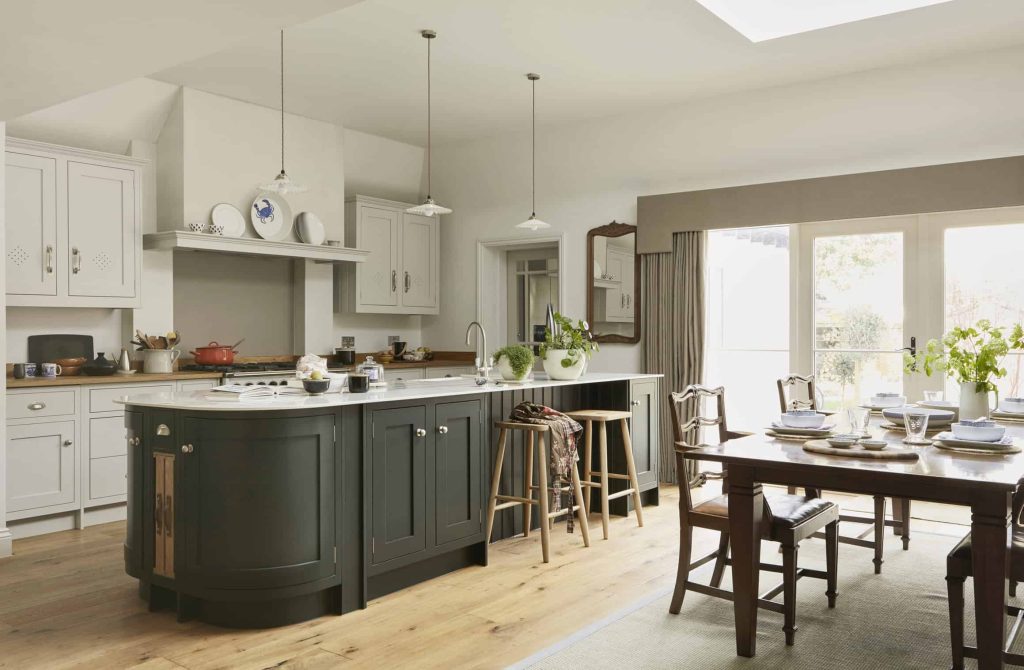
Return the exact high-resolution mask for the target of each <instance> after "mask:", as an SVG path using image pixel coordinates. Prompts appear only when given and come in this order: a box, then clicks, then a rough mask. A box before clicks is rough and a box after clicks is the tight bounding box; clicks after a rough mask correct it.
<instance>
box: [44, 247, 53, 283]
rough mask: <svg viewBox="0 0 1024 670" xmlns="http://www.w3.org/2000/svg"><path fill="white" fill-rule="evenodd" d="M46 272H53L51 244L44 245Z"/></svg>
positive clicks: (49, 273)
mask: <svg viewBox="0 0 1024 670" xmlns="http://www.w3.org/2000/svg"><path fill="white" fill-rule="evenodd" d="M45 255H46V274H48V275H52V274H53V245H52V244H47V245H46V254H45Z"/></svg>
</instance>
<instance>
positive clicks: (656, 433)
mask: <svg viewBox="0 0 1024 670" xmlns="http://www.w3.org/2000/svg"><path fill="white" fill-rule="evenodd" d="M660 386H661V384H660V380H658V379H634V380H633V381H631V382H630V384H629V396H630V411H632V413H633V418H632V419H631V421H630V428H631V430H630V436H631V438H632V442H633V460H634V462H635V463H636V478H637V482H638V483H639V484H640V490H641V491H646V490H647V489H651V488H657V486H658V450H659V445H660V443H661V411H660V410H661V402H659V401H660V400H661V395H660V392H659V390H658V389H659V388H660Z"/></svg>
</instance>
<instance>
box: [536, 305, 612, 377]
mask: <svg viewBox="0 0 1024 670" xmlns="http://www.w3.org/2000/svg"><path fill="white" fill-rule="evenodd" d="M555 325H556V326H557V330H558V334H557V335H556V334H554V333H552V332H551V329H550V328H545V329H544V344H542V345H540V355H541V357H544V356H546V355H547V352H548V351H550V350H558V349H565V357H564V358H562V360H561V365H562V367H563V368H571V367H572V366H574V365H576V363H578V362H579V360H580V358H581V357H583V356H586V357H587V358H590V357H591V355H592V354H593V353H594V352H595V351H597V349H598V347H597V342H594V340H593V335H591V334H590V326H589V325H588V324H587V322H586V321H583V320H582V319H580V320H579V321H577V322H576V325H573V323H572V319H570V318H569V317H566V316H562V315H561V314H560V313H558V312H555Z"/></svg>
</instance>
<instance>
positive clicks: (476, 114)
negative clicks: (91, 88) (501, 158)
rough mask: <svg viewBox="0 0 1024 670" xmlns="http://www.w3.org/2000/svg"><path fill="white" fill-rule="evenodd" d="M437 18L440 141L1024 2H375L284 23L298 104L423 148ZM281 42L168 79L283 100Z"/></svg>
mask: <svg viewBox="0 0 1024 670" xmlns="http://www.w3.org/2000/svg"><path fill="white" fill-rule="evenodd" d="M423 28H433V29H435V30H437V31H438V38H437V39H436V40H435V41H434V45H433V59H434V124H435V125H434V132H435V135H434V139H435V141H455V140H462V139H469V138H475V137H480V136H486V135H493V134H497V133H500V132H505V131H511V130H523V131H525V130H527V129H528V128H529V104H530V103H529V101H530V98H529V95H530V93H529V84H528V82H527V80H526V78H525V77H524V75H525V73H527V72H530V71H533V72H538V73H540V74H541V76H542V78H541V80H540V81H539V82H538V83H537V96H538V99H537V112H538V124H550V123H560V122H572V121H577V120H581V119H586V118H596V117H602V116H613V115H617V114H621V113H626V112H629V111H632V110H635V109H640V108H652V107H661V106H666V105H670V104H673V103H677V102H681V101H684V100H688V99H693V98H699V97H708V96H713V95H717V94H722V93H728V92H734V91H738V90H743V89H753V88H762V87H767V86H774V85H781V84H787V83H793V82H798V81H803V80H810V79H820V78H826V77H830V76H834V75H837V74H843V73H848V72H854V71H860V70H866V69H873V68H881V67H889V66H892V65H897V64H904V63H911V62H917V61H924V60H931V59H934V58H939V57H943V56H948V55H950V54H956V53H961V52H967V51H980V50H986V49H996V48H1001V47H1006V46H1010V45H1013V44H1017V43H1020V42H1022V41H1024V2H1021V0H954V1H953V2H947V3H943V4H939V5H935V6H931V7H925V8H922V9H916V10H913V11H908V12H903V13H899V14H893V15H889V16H882V17H878V18H873V19H869V20H865V21H859V22H856V23H851V24H847V25H842V26H836V27H832V28H827V29H823V30H818V31H814V32H811V33H804V34H801V35H794V36H790V37H784V38H780V39H775V40H771V41H768V42H762V43H757V44H754V43H751V42H750V41H748V40H747V39H746V38H745V37H743V36H742V35H740V34H739V33H737V32H736V31H735V30H733V29H732V28H730V27H729V26H728V25H726V24H725V23H723V22H722V21H721V20H719V19H718V18H717V17H716V16H714V15H713V14H712V13H710V12H709V11H707V10H706V9H705V8H704V7H702V6H701V5H700V4H698V2H697V1H696V0H628V1H627V2H623V1H622V0H558V1H557V2H553V1H552V0H515V1H514V2H510V1H508V0H364V2H362V3H360V4H358V5H355V6H353V7H349V8H347V9H345V10H343V11H340V12H336V13H334V14H330V15H327V16H323V17H321V18H319V19H316V20H314V21H311V22H308V23H305V24H303V25H300V26H295V27H294V28H292V29H289V31H288V33H287V46H286V51H287V58H288V61H287V65H286V68H287V72H288V84H287V89H288V95H287V101H286V107H287V108H288V109H289V110H290V111H292V112H295V113H298V114H302V115H305V116H309V117H312V118H316V119H320V120H324V121H330V122H334V123H341V124H343V125H345V126H348V127H351V128H355V129H358V130H362V131H365V132H370V133H375V134H378V135H384V136H387V137H392V138H395V139H400V140H403V141H406V142H411V143H416V144H422V143H424V142H425V131H424V124H425V121H424V117H425V103H424V98H425V77H424V70H425V45H424V40H423V39H422V38H420V36H419V31H420V30H421V29H423ZM277 58H278V55H277V41H276V40H275V39H274V35H273V34H263V35H262V36H261V38H259V39H252V40H249V41H248V42H245V43H243V44H240V45H238V46H236V47H233V48H231V49H228V50H226V51H222V52H221V53H218V54H215V55H212V56H207V57H204V58H201V59H199V60H196V61H193V62H190V63H187V64H184V65H180V66H177V67H174V68H171V69H169V70H164V71H163V72H159V73H157V74H156V75H155V76H156V77H157V78H159V79H162V80H164V81H169V82H173V83H180V84H185V85H188V86H191V87H195V88H199V89H202V90H206V91H209V92H213V93H218V94H221V95H226V96H229V97H233V98H238V99H242V100H247V101H250V102H254V103H258V104H264V105H267V106H271V107H276V106H277V104H278V103H277V85H278V81H277V77H278V64H277Z"/></svg>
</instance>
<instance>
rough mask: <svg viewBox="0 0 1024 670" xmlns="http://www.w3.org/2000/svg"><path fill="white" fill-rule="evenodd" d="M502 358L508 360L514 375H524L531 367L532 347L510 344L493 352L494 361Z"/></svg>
mask: <svg viewBox="0 0 1024 670" xmlns="http://www.w3.org/2000/svg"><path fill="white" fill-rule="evenodd" d="M502 358H504V359H505V360H507V361H508V365H509V367H510V368H512V373H513V374H514V375H515V376H516V377H525V376H526V374H527V373H528V372H529V371H530V369H531V368H532V367H533V349H531V348H530V347H528V346H526V345H525V344H511V345H509V346H507V347H502V348H501V349H498V350H497V351H495V352H494V360H495V362H497V361H500V360H501V359H502Z"/></svg>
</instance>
